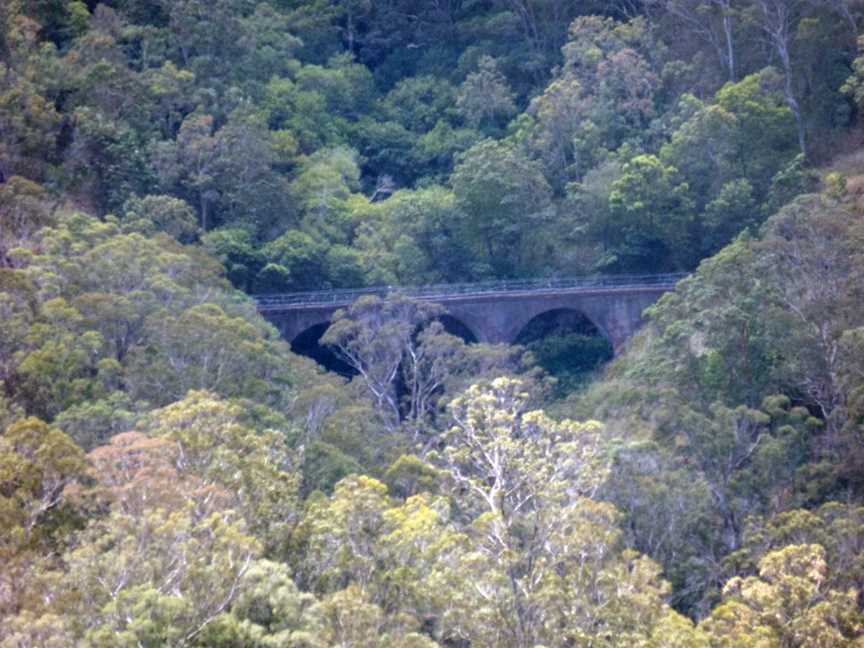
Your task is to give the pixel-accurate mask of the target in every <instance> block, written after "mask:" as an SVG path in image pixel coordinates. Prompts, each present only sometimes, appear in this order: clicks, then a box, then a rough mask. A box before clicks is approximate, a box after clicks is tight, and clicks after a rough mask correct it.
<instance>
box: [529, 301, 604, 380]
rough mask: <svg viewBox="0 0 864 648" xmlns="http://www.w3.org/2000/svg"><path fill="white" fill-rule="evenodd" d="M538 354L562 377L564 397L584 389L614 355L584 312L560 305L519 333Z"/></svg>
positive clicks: (540, 361)
mask: <svg viewBox="0 0 864 648" xmlns="http://www.w3.org/2000/svg"><path fill="white" fill-rule="evenodd" d="M515 344H520V345H522V346H524V347H525V348H527V349H528V350H529V351H531V352H532V353H533V354H534V357H535V358H536V360H537V364H538V365H540V367H542V368H543V369H544V370H545V371H546V373H548V374H549V375H551V376H553V377H554V378H556V379H557V380H558V382H557V384H556V386H555V394H556V396H558V397H564V396H566V395H567V394H569V393H571V392H573V391H577V390H579V389H582V388H583V387H584V386H585V385H586V384H587V383H588V382H589V381H590V380H591V377H592V376H593V375H594V373H595V372H596V371H597V370H598V369H600V368H601V367H602V366H603V365H605V364H606V363H607V362H609V361H610V360H611V359H612V357H613V356H614V349H613V347H612V343H611V342H610V341H609V339H608V338H607V337H606V336H605V334H604V333H603V331H601V330H600V328H599V327H598V326H597V325H596V324H594V322H592V321H591V320H590V319H588V317H586V316H585V315H584V314H583V313H581V312H579V311H577V310H572V309H567V308H560V309H554V310H549V311H546V312H544V313H540V314H539V315H537V316H535V317H534V318H532V319H531V320H530V321H529V322H528V323H527V324H526V325H525V326H524V327H522V330H521V331H520V332H519V335H517V336H516V339H515Z"/></svg>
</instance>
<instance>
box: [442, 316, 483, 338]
mask: <svg viewBox="0 0 864 648" xmlns="http://www.w3.org/2000/svg"><path fill="white" fill-rule="evenodd" d="M437 319H438V321H439V322H441V324H442V325H443V326H444V330H445V331H447V332H448V333H449V334H450V335H455V336H456V337H458V338H462V340H463V341H464V342H465V344H477V342H479V340H478V339H477V336H476V335H474V331H472V330H471V329H470V328H468V326H467V325H466V324H465V323H464V322H462V321H461V320H459V319H457V318H455V317H453V316H452V315H450V314H448V313H444V314H443V315H439V316H438V318H437Z"/></svg>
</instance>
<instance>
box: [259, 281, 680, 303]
mask: <svg viewBox="0 0 864 648" xmlns="http://www.w3.org/2000/svg"><path fill="white" fill-rule="evenodd" d="M686 276H687V275H686V274H684V273H669V274H652V275H595V276H591V277H576V278H570V279H562V278H546V279H504V280H499V281H483V282H476V283H457V284H433V285H429V286H371V287H369V288H343V289H335V290H316V291H309V292H295V293H281V294H270V295H258V296H256V298H255V299H256V301H257V302H258V307H259V308H260V309H262V310H271V309H279V308H285V307H291V306H317V305H322V306H325V305H331V304H332V305H343V304H344V305H347V304H350V303H352V302H354V301H355V300H356V299H358V298H359V297H363V296H365V295H376V296H378V297H387V296H388V295H405V296H407V297H414V298H417V299H421V300H424V301H433V300H435V299H452V298H454V297H463V296H471V295H486V294H490V293H505V294H506V293H521V292H537V293H542V292H549V291H562V290H567V291H578V290H586V291H588V290H592V289H602V288H609V289H626V288H652V287H656V288H670V289H671V288H672V287H673V286H674V285H675V284H676V283H678V281H680V280H681V279H683V278H684V277H686Z"/></svg>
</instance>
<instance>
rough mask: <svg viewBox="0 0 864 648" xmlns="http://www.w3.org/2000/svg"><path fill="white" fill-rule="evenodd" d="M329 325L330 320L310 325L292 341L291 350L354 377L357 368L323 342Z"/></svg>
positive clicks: (333, 370)
mask: <svg viewBox="0 0 864 648" xmlns="http://www.w3.org/2000/svg"><path fill="white" fill-rule="evenodd" d="M329 327H330V322H321V323H320V324H315V325H314V326H310V327H309V328H307V329H306V330H305V331H303V332H302V333H300V334H299V335H298V336H297V337H295V338H294V339H293V340H292V341H291V350H292V351H293V352H294V353H296V354H297V355H302V356H306V357H307V358H311V359H312V360H314V361H315V362H317V363H318V364H319V365H321V366H322V367H324V369H326V370H327V371H332V372H334V373H337V374H339V375H340V376H343V377H345V378H353V377H354V376H356V375H357V370H356V369H354V367H352V366H351V365H349V364H348V363H347V362H345V361H344V360H343V359H342V358H340V357H339V355H338V354H337V353H336V352H335V351H334V350H333V349H331V348H330V347H328V346H327V345H324V344H321V338H322V337H323V336H324V333H326V332H327V329H328V328H329Z"/></svg>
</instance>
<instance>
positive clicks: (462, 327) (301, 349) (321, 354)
mask: <svg viewBox="0 0 864 648" xmlns="http://www.w3.org/2000/svg"><path fill="white" fill-rule="evenodd" d="M436 319H437V320H438V321H440V322H441V324H443V326H444V330H445V331H447V333H450V334H451V335H455V336H456V337H459V338H462V340H464V341H465V343H466V344H476V343H477V342H479V341H480V336H479V335H478V334H477V333H476V332H475V330H474V329H472V328H471V326H469V325H468V324H466V323H465V322H463V321H462V320H461V319H460V318H458V317H455V316H453V315H451V314H450V313H447V312H445V313H443V314H442V315H440V316H439V317H437V318H436ZM331 321H332V318H331V317H330V314H328V315H327V316H326V317H322V316H318V317H312V318H305V319H304V321H301V322H299V323H298V322H295V323H294V326H292V327H290V328H289V327H282V330H281V333H282V336H283V338H284V339H285V340H287V341H288V342H289V343H290V345H291V350H292V351H293V352H294V353H296V354H298V355H302V356H306V357H307V358H311V359H312V360H314V361H315V362H317V363H318V364H319V365H321V366H322V367H324V368H325V369H327V370H329V371H334V372H336V373H338V374H340V375H341V376H344V377H346V378H350V377H352V376H355V375H357V371H356V370H355V369H354V368H353V367H351V366H349V365H348V364H347V363H346V362H345V361H344V360H342V359H341V358H340V357H339V355H338V354H337V353H336V352H335V351H333V350H332V349H330V348H328V347H327V346H325V345H322V344H321V338H322V337H323V336H324V333H325V332H326V331H327V329H328V328H329V327H330V324H331ZM301 326H302V327H303V328H300V327H301Z"/></svg>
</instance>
